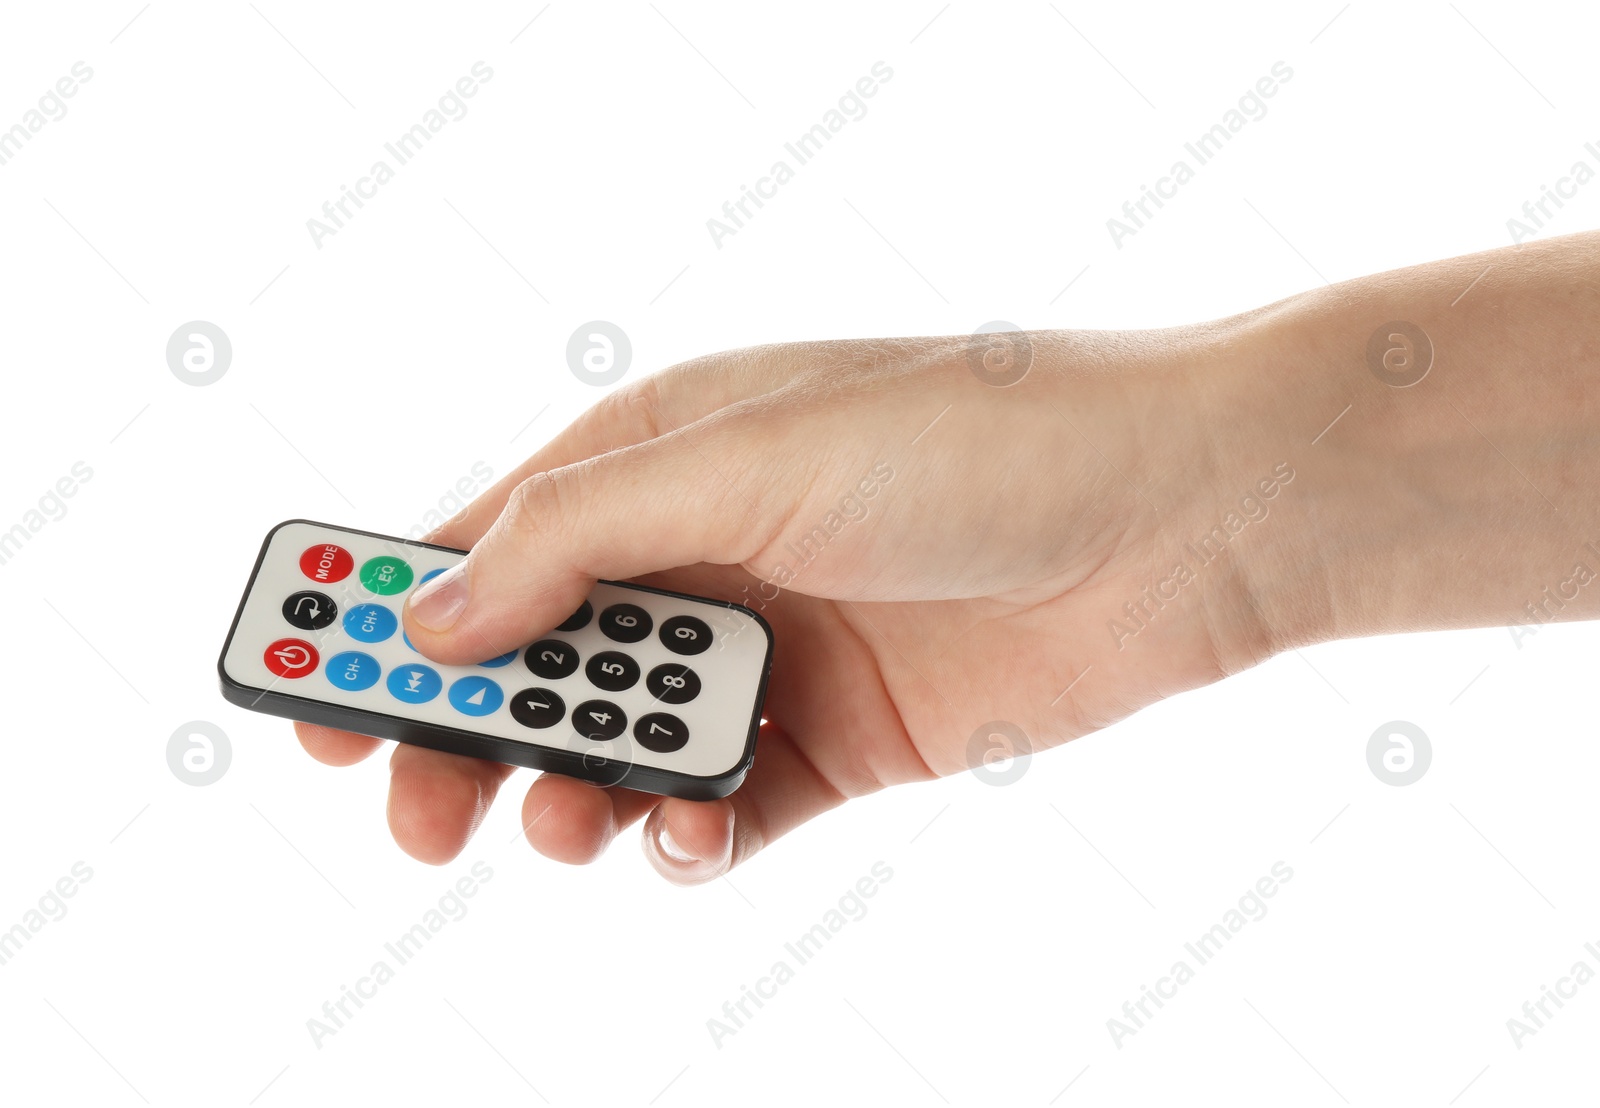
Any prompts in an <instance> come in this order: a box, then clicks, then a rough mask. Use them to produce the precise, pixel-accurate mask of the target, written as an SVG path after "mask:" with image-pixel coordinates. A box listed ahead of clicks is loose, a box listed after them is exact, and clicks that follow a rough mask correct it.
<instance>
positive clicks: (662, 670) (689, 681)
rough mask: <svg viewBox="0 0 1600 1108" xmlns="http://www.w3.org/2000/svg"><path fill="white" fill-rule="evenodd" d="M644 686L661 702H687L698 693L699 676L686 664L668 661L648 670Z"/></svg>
mask: <svg viewBox="0 0 1600 1108" xmlns="http://www.w3.org/2000/svg"><path fill="white" fill-rule="evenodd" d="M644 687H645V688H647V689H649V690H650V695H651V696H653V697H655V698H656V699H657V700H659V701H661V703H663V704H687V703H689V701H691V700H693V699H694V698H695V697H697V696H699V695H700V677H699V675H698V674H696V673H695V671H694V670H692V669H690V668H689V667H688V666H686V665H683V664H681V663H679V662H668V663H666V664H665V665H660V666H657V667H656V668H655V669H653V670H651V671H650V676H649V677H646V678H645V679H644Z"/></svg>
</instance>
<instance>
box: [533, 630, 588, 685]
mask: <svg viewBox="0 0 1600 1108" xmlns="http://www.w3.org/2000/svg"><path fill="white" fill-rule="evenodd" d="M522 657H523V660H524V661H526V662H527V663H528V668H529V669H531V670H532V671H533V672H534V674H535V675H536V676H539V677H543V678H544V679H545V680H546V681H558V680H560V679H561V678H563V677H570V676H571V675H572V674H573V673H575V672H577V669H578V649H577V647H575V646H573V645H572V644H571V643H566V642H562V641H561V640H560V639H540V640H539V641H538V642H536V643H534V644H533V645H532V646H530V647H528V649H527V652H526V653H525V654H523V656H522Z"/></svg>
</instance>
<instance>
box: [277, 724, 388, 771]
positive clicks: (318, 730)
mask: <svg viewBox="0 0 1600 1108" xmlns="http://www.w3.org/2000/svg"><path fill="white" fill-rule="evenodd" d="M294 733H295V734H296V735H297V736H299V738H300V745H301V746H303V747H305V749H306V753H307V754H310V755H311V756H312V757H313V758H315V759H316V760H317V761H319V762H323V763H325V764H327V765H330V766H353V765H355V764H356V763H357V762H359V761H361V760H362V759H363V758H365V757H367V755H369V754H371V753H372V752H373V751H374V750H377V749H378V747H380V746H382V745H383V740H382V739H375V738H373V737H372V736H371V735H354V734H351V733H350V732H349V731H336V730H334V729H333V728H332V727H319V726H317V725H316V724H314V723H296V724H295V725H294Z"/></svg>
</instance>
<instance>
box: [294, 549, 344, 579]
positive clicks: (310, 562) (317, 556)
mask: <svg viewBox="0 0 1600 1108" xmlns="http://www.w3.org/2000/svg"><path fill="white" fill-rule="evenodd" d="M355 564H356V563H355V559H354V558H352V557H350V551H348V550H346V549H345V548H344V547H342V546H334V545H333V544H332V543H325V544H323V545H321V546H313V547H309V548H307V550H306V552H305V553H304V554H302V555H300V572H301V573H303V574H305V575H306V576H307V577H309V578H311V579H312V580H313V581H319V582H321V583H322V584H324V585H331V584H333V583H334V582H335V581H343V580H344V579H345V578H346V577H349V576H350V571H351V570H352V569H354V568H355Z"/></svg>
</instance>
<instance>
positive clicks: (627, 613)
mask: <svg viewBox="0 0 1600 1108" xmlns="http://www.w3.org/2000/svg"><path fill="white" fill-rule="evenodd" d="M651 626H653V625H652V624H651V622H650V613H649V612H647V611H645V610H644V609H643V608H641V607H639V606H638V605H637V604H613V605H611V607H609V608H607V609H606V610H605V611H603V612H601V613H600V630H601V631H603V632H605V636H606V638H608V639H612V640H614V641H616V642H638V641H639V640H640V639H642V638H644V637H645V636H646V635H648V634H649V633H650V628H651Z"/></svg>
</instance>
